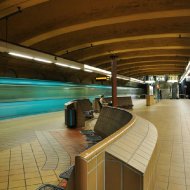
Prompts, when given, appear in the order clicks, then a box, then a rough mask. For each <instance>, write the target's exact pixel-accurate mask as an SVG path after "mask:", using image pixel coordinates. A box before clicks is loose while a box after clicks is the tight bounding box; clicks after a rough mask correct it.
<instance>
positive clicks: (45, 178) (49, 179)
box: [42, 175, 58, 183]
mask: <svg viewBox="0 0 190 190" xmlns="http://www.w3.org/2000/svg"><path fill="white" fill-rule="evenodd" d="M42 180H43V183H49V182H52V181H54V182H57V181H58V179H57V176H56V175H52V176H43V177H42Z"/></svg>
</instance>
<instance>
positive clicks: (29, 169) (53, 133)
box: [0, 112, 91, 190]
mask: <svg viewBox="0 0 190 190" xmlns="http://www.w3.org/2000/svg"><path fill="white" fill-rule="evenodd" d="M90 124H91V123H90ZM90 124H88V126H89V127H90ZM85 148H86V141H85V138H84V136H82V135H81V134H80V131H79V130H72V129H67V128H66V127H65V125H64V113H63V112H57V113H50V114H44V115H38V116H30V117H23V118H17V119H12V120H6V121H0V190H35V189H36V188H37V187H39V186H40V185H41V184H43V183H51V184H56V185H57V184H58V183H59V182H60V180H61V179H60V178H59V177H58V176H59V174H60V173H61V172H63V171H64V170H65V169H67V168H68V167H69V166H70V165H71V164H72V163H73V162H74V157H75V155H76V154H78V153H80V152H81V151H83V150H84V149H85Z"/></svg>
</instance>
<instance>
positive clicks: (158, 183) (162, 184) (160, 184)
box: [154, 182, 168, 190]
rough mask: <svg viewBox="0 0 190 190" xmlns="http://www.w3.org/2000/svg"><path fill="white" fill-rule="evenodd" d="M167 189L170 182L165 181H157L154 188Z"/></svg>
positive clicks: (155, 189) (157, 189) (158, 189)
mask: <svg viewBox="0 0 190 190" xmlns="http://www.w3.org/2000/svg"><path fill="white" fill-rule="evenodd" d="M167 189H168V183H165V182H157V183H156V185H155V188H154V190H167Z"/></svg>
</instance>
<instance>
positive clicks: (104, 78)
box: [96, 76, 110, 81]
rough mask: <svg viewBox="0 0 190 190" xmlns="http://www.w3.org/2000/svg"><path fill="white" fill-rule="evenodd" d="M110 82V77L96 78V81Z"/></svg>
mask: <svg viewBox="0 0 190 190" xmlns="http://www.w3.org/2000/svg"><path fill="white" fill-rule="evenodd" d="M107 80H110V77H108V76H107V77H96V81H107Z"/></svg>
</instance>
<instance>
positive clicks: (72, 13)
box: [0, 0, 190, 77]
mask: <svg viewBox="0 0 190 190" xmlns="http://www.w3.org/2000/svg"><path fill="white" fill-rule="evenodd" d="M6 16H7V17H6ZM0 38H1V39H3V40H8V41H10V42H14V43H17V44H20V45H24V46H27V47H30V48H34V49H37V50H40V51H44V52H48V53H50V54H54V55H56V56H61V57H63V58H66V59H71V60H75V61H78V62H80V63H84V64H89V65H93V66H96V67H100V68H103V69H106V70H110V69H111V68H110V62H111V59H110V56H111V55H113V54H114V55H117V57H118V63H117V64H118V65H117V70H118V74H122V75H125V76H131V77H139V76H145V75H157V74H177V75H181V74H182V73H183V72H184V69H185V67H186V65H187V63H188V60H189V57H190V0H180V1H179V0H156V1H155V0H117V1H115V0H101V1H94V0H80V1H78V0H69V1H63V0H2V1H0Z"/></svg>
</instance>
